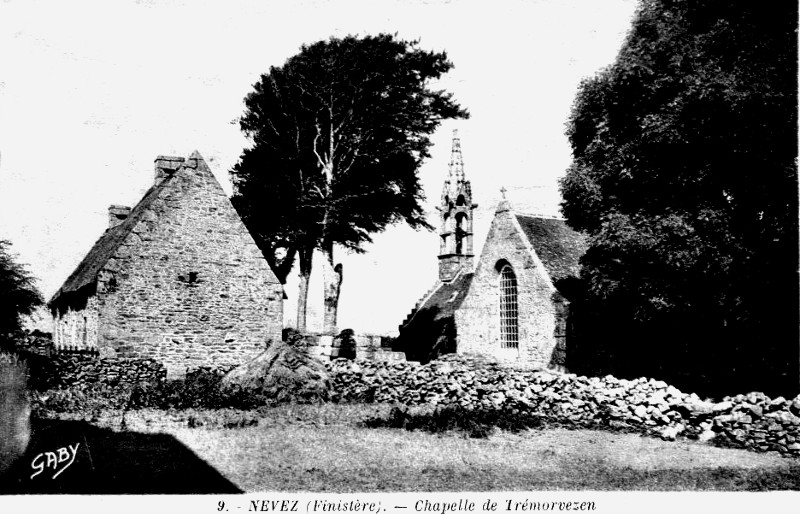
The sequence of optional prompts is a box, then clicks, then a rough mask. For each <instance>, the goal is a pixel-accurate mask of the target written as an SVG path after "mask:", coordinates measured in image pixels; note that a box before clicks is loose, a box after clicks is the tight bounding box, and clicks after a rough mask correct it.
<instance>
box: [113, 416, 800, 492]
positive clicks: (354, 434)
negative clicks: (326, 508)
mask: <svg viewBox="0 0 800 514" xmlns="http://www.w3.org/2000/svg"><path fill="white" fill-rule="evenodd" d="M387 413H388V407H386V406H379V405H319V406H310V405H307V406H284V407H278V408H273V409H268V410H264V411H262V412H260V413H258V414H256V413H253V414H247V415H246V416H245V418H240V419H242V420H243V422H240V423H239V425H243V427H242V428H223V427H222V425H223V424H227V425H228V426H233V425H235V423H232V422H231V419H235V414H231V413H222V414H220V413H209V412H202V411H200V412H191V411H189V412H174V413H171V414H169V413H168V414H165V413H164V412H159V411H138V412H134V413H128V415H127V416H126V425H127V429H128V430H133V431H137V432H166V433H169V434H171V435H172V436H173V437H175V438H176V439H177V440H178V441H180V442H181V443H182V444H183V445H185V446H186V447H187V448H189V449H190V450H191V451H193V452H194V453H195V454H196V455H197V456H198V457H200V458H201V459H202V460H204V461H205V462H207V463H208V464H210V465H211V466H212V467H213V468H215V469H216V470H217V471H218V472H219V473H221V474H222V475H223V476H224V477H225V478H227V479H228V480H229V481H231V482H232V483H233V484H236V485H237V486H238V487H239V488H240V489H242V490H244V491H247V492H254V491H317V492H318V491H332V492H374V491H496V490H539V489H567V490H573V489H583V490H586V489H588V490H666V491H678V490H725V491H731V490H800V462H798V461H797V460H794V459H788V458H784V457H781V456H779V455H777V454H772V453H768V454H758V453H753V452H749V451H744V450H734V449H722V448H716V447H713V446H709V445H706V444H700V443H695V442H691V441H676V442H666V441H661V440H658V439H654V438H648V437H641V436H638V435H635V434H624V433H611V432H605V431H591V430H566V429H561V428H549V429H544V430H527V431H524V432H520V433H508V432H502V431H497V432H495V433H494V434H492V435H491V436H489V437H488V438H484V439H472V438H468V437H466V436H465V435H463V434H461V433H443V434H431V433H425V432H417V431H407V430H402V429H390V428H365V427H363V426H362V425H361V424H360V422H362V421H363V420H365V419H367V418H369V417H374V416H385V415H387ZM220 420H222V421H220ZM106 422H109V421H108V420H106ZM111 422H112V423H113V421H111ZM198 425H199V426H198ZM190 427H194V428H190Z"/></svg>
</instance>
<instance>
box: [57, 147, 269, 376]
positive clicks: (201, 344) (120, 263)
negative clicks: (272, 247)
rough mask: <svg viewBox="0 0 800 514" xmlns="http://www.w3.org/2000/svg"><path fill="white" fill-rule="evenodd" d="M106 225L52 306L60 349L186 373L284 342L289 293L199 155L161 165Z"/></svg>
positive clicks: (158, 161)
mask: <svg viewBox="0 0 800 514" xmlns="http://www.w3.org/2000/svg"><path fill="white" fill-rule="evenodd" d="M108 221H109V226H108V229H107V230H106V231H105V233H104V234H103V235H102V236H100V239H98V240H97V242H96V243H95V244H94V246H93V247H92V249H91V250H90V251H89V253H88V254H87V255H86V257H84V259H83V260H82V261H81V263H80V264H79V265H78V267H77V268H76V269H75V271H73V272H72V274H71V275H70V276H69V278H67V280H66V282H64V285H63V286H61V288H60V289H59V290H58V291H57V292H56V293H55V295H54V296H53V298H52V299H51V300H50V302H49V303H48V306H49V308H50V311H51V313H52V315H53V318H54V344H55V347H56V349H57V350H60V351H63V350H86V351H93V352H97V353H98V354H99V356H100V357H101V358H103V357H124V358H128V357H131V358H153V359H156V360H158V361H160V362H163V363H164V365H165V367H166V368H167V372H168V374H169V375H172V376H176V375H177V376H180V375H182V374H183V373H185V371H186V370H187V369H191V368H195V367H198V366H227V365H235V364H240V363H242V362H243V361H245V360H247V359H248V358H250V357H252V356H254V355H255V354H257V353H258V352H259V351H261V350H263V349H264V348H265V345H266V343H267V341H269V340H280V338H281V329H282V317H283V288H282V286H281V284H280V283H279V281H278V280H277V279H276V277H275V275H274V274H273V272H272V270H271V269H270V267H269V265H268V264H267V262H266V260H265V259H264V258H263V256H262V254H261V252H260V251H259V249H258V248H257V246H256V244H255V241H254V240H253V238H252V237H251V235H250V233H249V232H248V231H247V229H246V228H245V226H244V224H243V223H242V221H241V219H240V218H239V216H238V214H237V213H236V211H235V210H234V208H233V205H232V204H231V202H230V200H229V199H228V197H227V196H226V195H225V192H224V191H223V190H222V187H221V186H220V184H219V183H218V182H217V180H216V178H215V177H214V175H213V173H212V172H211V170H210V169H209V167H208V165H207V164H206V163H205V161H204V160H203V158H202V157H201V156H200V154H199V153H198V152H194V153H193V154H192V155H191V156H190V157H189V158H188V159H184V158H183V157H163V156H159V157H158V158H156V160H155V181H154V184H153V185H152V187H150V189H149V190H148V191H147V193H145V195H144V197H143V198H142V199H141V200H140V201H139V203H138V204H137V205H136V206H135V207H133V208H130V207H123V206H118V205H112V206H111V207H109V209H108Z"/></svg>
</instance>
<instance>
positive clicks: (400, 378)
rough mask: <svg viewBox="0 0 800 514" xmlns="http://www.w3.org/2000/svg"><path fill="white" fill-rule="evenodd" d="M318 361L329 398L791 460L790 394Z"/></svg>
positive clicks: (795, 406) (461, 360)
mask: <svg viewBox="0 0 800 514" xmlns="http://www.w3.org/2000/svg"><path fill="white" fill-rule="evenodd" d="M327 366H328V368H329V370H330V371H331V378H332V386H333V391H334V398H333V399H334V400H338V401H364V400H365V399H367V400H372V401H375V402H386V403H399V404H403V405H407V406H428V407H433V408H436V407H448V406H449V407H461V408H464V409H468V410H470V409H486V410H493V409H497V410H504V411H510V412H511V413H515V414H523V415H532V416H539V417H542V418H544V419H546V420H549V421H551V422H555V423H561V424H565V425H567V426H571V427H584V428H606V429H613V430H633V431H637V432H641V433H644V434H647V435H653V436H656V437H660V438H662V439H665V440H674V439H676V438H678V437H685V438H689V439H697V440H700V441H704V442H711V443H713V444H717V445H720V446H734V447H739V448H746V449H750V450H754V451H777V452H780V453H782V454H784V455H792V456H798V457H800V396H797V397H795V398H793V399H786V398H783V397H779V398H769V397H767V396H766V395H764V394H762V393H758V392H751V393H748V394H739V395H736V396H728V397H725V398H723V399H722V400H721V401H719V402H713V401H709V400H703V399H701V398H699V397H698V396H697V395H696V394H686V393H683V392H681V391H680V390H678V389H676V388H675V387H672V386H670V385H668V384H666V383H664V382H661V381H657V380H653V379H646V378H639V379H636V380H624V379H617V378H615V377H612V376H610V375H609V376H606V377H584V376H577V375H574V374H567V373H559V372H554V371H550V370H539V371H534V370H522V369H512V368H509V367H507V366H504V365H502V364H499V363H496V362H487V361H486V360H485V359H482V358H481V359H472V358H465V357H464V356H457V355H446V356H444V357H442V358H440V359H438V360H435V361H431V362H430V363H428V364H425V365H421V364H419V363H415V362H398V363H386V362H371V361H360V360H359V361H348V360H344V359H337V360H335V361H331V362H329V363H328V364H327Z"/></svg>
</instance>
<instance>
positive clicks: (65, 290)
mask: <svg viewBox="0 0 800 514" xmlns="http://www.w3.org/2000/svg"><path fill="white" fill-rule="evenodd" d="M172 178H173V177H172V176H168V177H167V178H165V179H164V180H162V181H161V182H159V183H158V184H157V185H154V186H151V187H150V189H149V190H148V191H147V192H146V193H145V195H144V196H143V197H142V199H141V200H139V203H138V204H136V206H135V207H134V208H133V209H131V212H130V214H129V215H128V217H127V218H125V220H124V221H123V222H122V223H120V224H119V225H117V226H116V227H113V228H109V229H107V230H106V231H105V232H104V233H103V235H102V236H100V239H98V240H97V242H96V243H95V244H94V246H92V249H91V250H89V253H87V254H86V257H84V258H83V260H82V261H81V262H80V264H78V267H77V268H75V271H73V272H72V274H71V275H70V276H69V277H67V280H66V281H65V282H64V285H62V286H61V288H60V289H59V290H58V291H56V293H55V294H54V295H53V297H52V298H51V299H50V301H49V302H48V305H50V306H52V305H53V304H55V303H56V302H57V301H58V300H59V299H62V300H64V299H66V297H67V296H68V294H69V293H73V292H75V291H78V290H79V289H82V288H83V287H85V286H87V285H89V284H93V283H94V282H95V280H96V279H97V274H98V273H99V272H100V270H101V269H103V266H105V265H106V263H107V262H108V260H109V259H111V257H113V256H114V254H115V253H116V252H117V249H118V248H119V247H120V245H122V243H123V242H124V241H125V239H126V238H127V237H128V234H130V233H131V231H133V228H134V227H135V226H136V224H137V223H139V221H140V220H141V219H142V216H143V215H144V213H145V212H147V211H148V210H149V208H150V206H151V205H153V203H154V202H155V201H156V199H158V197H159V196H160V195H161V192H162V191H164V190H165V189H166V187H167V185H168V184H169V182H170V181H171V180H172Z"/></svg>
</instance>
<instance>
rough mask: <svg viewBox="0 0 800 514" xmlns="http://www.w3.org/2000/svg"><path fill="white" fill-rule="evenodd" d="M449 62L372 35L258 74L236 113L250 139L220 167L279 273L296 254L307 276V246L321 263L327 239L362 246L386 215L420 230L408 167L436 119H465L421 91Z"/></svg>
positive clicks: (386, 221) (438, 95)
mask: <svg viewBox="0 0 800 514" xmlns="http://www.w3.org/2000/svg"><path fill="white" fill-rule="evenodd" d="M451 67H452V63H450V61H448V60H447V55H446V54H445V53H444V52H441V53H438V52H428V51H424V50H421V49H420V48H419V47H418V46H417V42H415V41H411V42H409V41H403V40H399V39H396V38H395V37H394V36H391V35H386V34H381V35H378V36H374V37H373V36H368V37H363V38H357V37H354V36H348V37H345V38H342V39H339V38H331V39H329V40H327V41H319V42H317V43H314V44H312V45H309V46H303V47H302V48H301V50H300V53H298V54H297V55H295V56H293V57H291V58H290V59H289V60H287V61H286V63H284V65H283V66H280V67H275V66H273V67H271V68H270V70H269V72H268V73H266V74H264V75H262V76H261V80H260V81H259V82H258V83H256V84H255V85H254V86H253V87H254V90H253V91H252V92H251V93H250V94H248V95H247V98H246V99H245V106H246V112H245V114H244V115H243V117H242V118H241V121H240V125H241V129H242V130H243V131H244V132H245V134H247V136H248V137H249V138H250V139H251V140H252V142H253V145H252V147H251V148H248V149H245V150H244V152H243V153H242V156H241V159H240V161H239V163H237V164H236V166H235V167H234V168H233V170H232V171H231V174H232V177H233V181H234V184H235V193H234V198H233V201H234V205H235V206H236V208H237V210H238V211H239V212H240V213H241V215H242V217H243V219H244V221H245V223H246V224H247V226H248V228H249V229H250V231H251V233H252V234H253V235H254V236H255V238H256V241H257V243H258V244H259V246H260V247H261V249H262V251H263V252H264V253H265V255H266V257H267V259H268V260H269V261H270V263H271V265H272V266H273V269H275V270H276V273H277V275H278V278H279V279H281V280H282V281H284V280H285V278H286V275H287V274H288V273H289V272H290V270H291V267H292V264H293V262H294V258H295V256H298V255H299V257H300V271H301V275H302V276H308V275H309V274H310V271H311V256H312V252H313V250H314V249H320V250H322V252H323V253H324V255H325V257H326V260H327V261H328V264H329V265H330V267H331V268H332V269H333V248H334V245H338V246H341V247H343V248H347V249H349V250H352V251H362V250H363V245H364V243H367V242H369V241H371V237H370V235H371V234H373V233H375V232H380V231H382V230H383V229H384V228H385V227H386V226H388V225H390V224H392V223H396V222H401V221H404V222H406V223H408V224H409V225H410V226H412V227H414V228H419V227H428V224H427V223H426V221H425V217H424V213H423V210H422V207H421V201H422V199H423V195H422V191H421V188H420V183H419V179H418V176H417V169H418V167H419V165H420V164H421V162H422V161H423V160H424V159H425V158H426V157H428V155H429V154H428V148H429V146H430V139H429V135H430V134H432V133H433V131H434V130H435V129H436V128H437V126H438V125H439V124H440V122H441V121H442V120H444V119H448V118H462V117H466V116H467V112H466V111H464V110H463V109H462V108H461V107H460V106H459V105H458V104H457V103H456V102H455V101H453V100H452V98H451V95H450V94H448V93H445V92H444V91H438V90H433V89H431V88H430V85H431V82H432V81H434V80H436V79H438V78H440V77H441V76H442V75H443V74H444V73H446V72H447V71H448V70H449V69H450V68H451ZM336 275H338V277H337V276H335V275H331V276H333V279H332V280H334V281H336V282H337V283H334V284H333V286H335V287H333V289H332V290H331V291H330V294H329V292H328V291H327V290H326V299H325V300H326V306H325V307H326V309H328V310H330V309H331V308H333V309H334V310H333V312H332V313H331V315H332V316H333V319H331V320H328V321H331V322H333V321H335V303H336V301H337V300H338V285H339V284H340V283H341V268H339V269H338V270H337V271H336ZM326 282H329V280H328V278H327V277H326ZM306 285H307V284H306ZM301 287H304V285H303V284H301ZM327 287H328V286H327V285H326V289H327ZM304 295H305V292H304V291H302V290H301V292H300V296H301V300H302V301H304V298H303V297H304ZM331 303H332V304H333V305H330V304H331ZM300 308H304V305H303V306H301V307H300ZM326 314H327V312H326ZM303 316H304V313H301V316H299V318H301V317H303ZM299 321H301V322H302V321H304V320H303V319H299ZM328 328H330V329H333V328H335V323H334V325H333V326H330V327H328Z"/></svg>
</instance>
